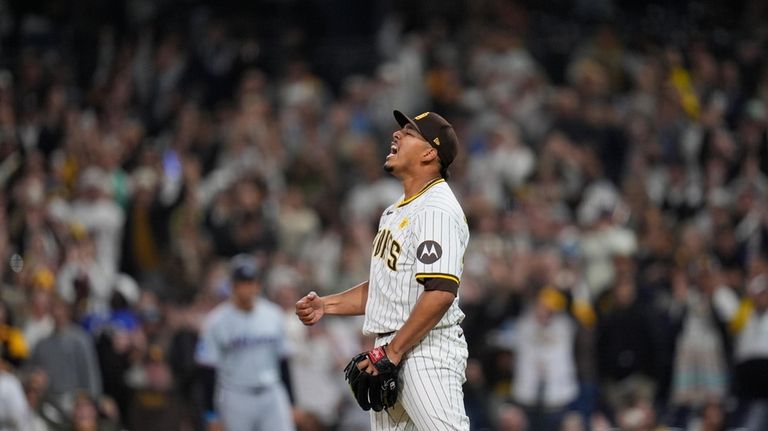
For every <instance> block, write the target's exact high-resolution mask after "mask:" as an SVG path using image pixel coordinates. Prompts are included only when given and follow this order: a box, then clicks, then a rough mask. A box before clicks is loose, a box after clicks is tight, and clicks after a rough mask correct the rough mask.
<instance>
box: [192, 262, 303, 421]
mask: <svg viewBox="0 0 768 431" xmlns="http://www.w3.org/2000/svg"><path fill="white" fill-rule="evenodd" d="M231 271H232V298H231V301H228V302H225V303H223V304H221V305H219V306H218V307H216V308H215V309H214V310H212V311H211V312H210V314H209V315H208V316H207V318H206V321H205V323H204V325H203V330H202V333H201V334H200V340H199V342H198V345H197V351H196V353H195V359H196V360H197V362H198V363H199V364H201V365H203V366H204V367H205V368H204V374H205V376H206V378H205V379H204V380H205V382H206V384H205V386H207V388H206V398H207V399H206V404H207V406H206V408H207V409H208V411H207V413H206V421H207V422H208V429H221V427H220V426H221V425H223V429H225V430H227V431H254V430H269V431H273V430H274V431H292V430H293V429H294V424H293V416H292V412H291V405H290V402H289V394H288V392H287V391H286V389H290V386H291V385H290V379H289V373H288V366H287V362H286V359H285V357H286V339H285V336H284V331H283V327H282V322H283V318H282V316H283V315H282V311H281V310H280V308H279V307H278V306H277V305H275V304H273V303H271V302H269V301H268V300H267V299H266V298H263V297H259V298H257V295H258V293H259V290H260V288H261V284H260V281H259V279H260V276H259V270H258V267H257V266H256V264H255V262H254V260H253V257H251V256H247V255H238V256H235V257H234V258H233V259H232V262H231ZM281 379H282V381H283V383H284V384H282V383H281ZM214 382H215V383H214ZM214 387H215V402H214V396H213V394H214Z"/></svg>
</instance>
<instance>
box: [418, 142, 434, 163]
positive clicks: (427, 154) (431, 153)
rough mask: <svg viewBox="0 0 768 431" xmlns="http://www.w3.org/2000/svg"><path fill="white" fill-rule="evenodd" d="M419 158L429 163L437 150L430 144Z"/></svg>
mask: <svg viewBox="0 0 768 431" xmlns="http://www.w3.org/2000/svg"><path fill="white" fill-rule="evenodd" d="M421 158H422V161H423V162H425V163H429V162H431V161H432V160H435V159H436V158H437V150H436V149H434V148H433V147H432V146H430V147H429V148H427V150H426V151H424V153H423V156H422V157H421Z"/></svg>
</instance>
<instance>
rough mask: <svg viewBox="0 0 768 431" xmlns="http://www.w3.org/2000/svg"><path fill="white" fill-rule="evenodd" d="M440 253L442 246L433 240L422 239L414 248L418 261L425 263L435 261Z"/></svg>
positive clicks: (441, 253)
mask: <svg viewBox="0 0 768 431" xmlns="http://www.w3.org/2000/svg"><path fill="white" fill-rule="evenodd" d="M442 255H443V248H442V247H440V244H438V243H436V242H435V241H430V240H427V241H424V242H422V243H421V244H419V247H418V248H416V258H417V259H419V262H421V263H426V264H427V265H429V264H430V263H435V262H437V260H438V259H440V256H442Z"/></svg>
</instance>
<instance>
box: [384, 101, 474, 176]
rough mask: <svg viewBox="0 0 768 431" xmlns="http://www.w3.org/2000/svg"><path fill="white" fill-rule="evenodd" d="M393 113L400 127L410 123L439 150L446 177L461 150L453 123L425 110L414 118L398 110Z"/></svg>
mask: <svg viewBox="0 0 768 431" xmlns="http://www.w3.org/2000/svg"><path fill="white" fill-rule="evenodd" d="M393 114H394V115H395V120H397V123H398V124H399V125H400V127H405V125H406V124H410V125H411V126H413V128H414V129H416V131H417V132H419V134H420V135H421V136H422V137H423V138H424V139H426V141H427V142H429V145H431V146H432V148H434V149H436V150H437V155H438V156H439V157H440V166H441V169H440V173H441V174H442V176H443V177H446V176H447V169H448V166H450V164H451V163H452V162H453V159H455V158H456V153H458V151H459V139H458V138H457V137H456V132H455V131H454V130H453V126H451V123H449V122H448V121H446V119H445V118H443V117H441V116H440V115H439V114H436V113H434V112H424V113H421V114H419V115H417V116H415V117H413V118H410V117H408V116H407V115H405V114H403V113H402V112H400V111H397V110H396V111H394V112H393Z"/></svg>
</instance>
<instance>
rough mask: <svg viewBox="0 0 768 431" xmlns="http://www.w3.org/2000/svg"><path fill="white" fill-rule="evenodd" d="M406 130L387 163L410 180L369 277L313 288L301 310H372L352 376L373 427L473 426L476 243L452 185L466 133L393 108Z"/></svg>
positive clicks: (435, 118) (385, 223)
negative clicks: (466, 297) (468, 291)
mask: <svg viewBox="0 0 768 431" xmlns="http://www.w3.org/2000/svg"><path fill="white" fill-rule="evenodd" d="M394 115H395V119H396V120H397V122H398V124H399V125H400V129H399V130H396V131H395V132H394V133H393V134H392V146H391V150H390V153H389V155H388V156H387V159H386V162H385V163H384V169H385V170H386V171H388V172H391V173H392V174H393V175H394V176H395V177H397V178H398V179H399V180H400V182H401V183H402V185H403V191H404V194H403V197H402V199H401V200H400V201H399V202H397V203H395V204H393V205H391V206H390V207H389V208H387V209H386V210H385V211H384V213H383V214H382V216H381V220H380V222H379V231H378V233H377V234H376V237H375V239H374V241H373V253H372V258H371V272H370V278H369V280H368V281H366V282H363V283H361V284H358V285H357V286H355V287H353V288H351V289H349V290H347V291H345V292H342V293H339V294H335V295H329V296H324V297H319V296H318V295H317V294H315V293H314V292H310V293H309V294H308V295H307V296H305V297H303V298H302V299H301V300H299V301H298V302H297V303H296V315H297V316H298V317H299V319H301V321H302V322H303V323H304V324H306V325H313V324H315V323H316V322H317V321H318V320H320V319H321V318H322V317H323V316H324V315H325V314H334V315H360V314H365V319H364V323H363V332H364V333H366V334H374V335H376V341H375V348H374V349H373V350H371V351H369V352H363V353H361V354H360V355H357V356H356V357H355V358H353V359H352V361H350V364H349V365H348V366H347V368H346V369H345V375H346V378H347V381H348V382H349V384H350V386H351V388H352V391H353V393H354V395H355V397H356V398H357V401H358V403H359V404H360V406H361V407H362V408H363V409H365V410H369V409H372V410H373V412H372V414H371V428H372V429H374V430H395V429H397V430H413V429H418V430H423V431H436V430H468V429H469V419H468V418H467V416H466V414H465V412H464V397H463V393H462V384H463V383H464V380H465V377H464V371H465V368H466V360H467V345H466V342H465V340H464V337H463V332H462V330H461V328H460V327H459V323H460V322H461V321H462V319H463V318H464V313H462V312H461V310H460V309H459V306H458V303H459V300H458V288H459V280H460V279H461V272H462V262H463V256H464V250H465V249H466V247H467V241H468V240H469V230H468V228H467V223H466V219H465V217H464V213H463V211H462V209H461V206H460V205H459V203H458V201H457V200H456V197H455V196H454V194H453V192H452V191H451V188H450V187H449V186H448V184H447V183H446V182H445V178H446V177H447V175H448V171H447V170H448V166H449V165H450V164H451V162H452V161H453V159H454V158H455V157H456V153H457V150H458V139H457V137H456V133H455V132H454V130H453V127H452V126H451V125H450V124H449V123H448V122H447V121H446V120H445V119H444V118H443V117H441V116H440V115H438V114H435V113H434V112H425V113H423V114H420V115H417V116H416V117H414V118H409V117H407V116H405V115H404V114H403V113H401V112H400V111H394Z"/></svg>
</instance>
